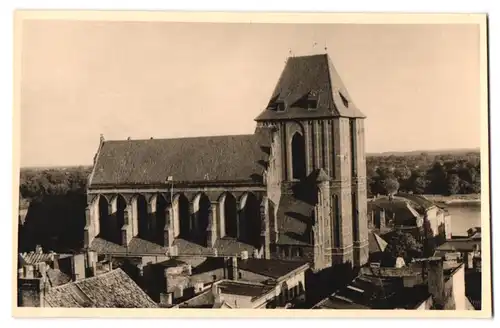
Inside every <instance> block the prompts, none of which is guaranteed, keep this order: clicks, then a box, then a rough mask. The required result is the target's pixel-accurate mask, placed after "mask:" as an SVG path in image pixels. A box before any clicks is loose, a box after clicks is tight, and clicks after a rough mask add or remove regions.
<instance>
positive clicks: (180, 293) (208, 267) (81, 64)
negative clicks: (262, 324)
mask: <svg viewBox="0 0 500 328" xmlns="http://www.w3.org/2000/svg"><path fill="white" fill-rule="evenodd" d="M14 32H15V37H14V39H15V49H14V50H15V52H14V57H15V58H14V61H15V70H14V71H15V73H14V74H15V77H14V89H15V102H14V103H15V108H14V117H15V120H14V121H15V124H14V127H15V129H14V131H17V132H16V133H15V135H14V138H15V140H16V143H15V144H16V145H17V146H16V149H15V157H16V158H17V168H16V170H17V171H16V172H15V175H18V177H19V179H18V184H17V185H14V190H15V193H17V194H18V195H17V194H14V198H18V203H17V204H14V206H15V211H14V212H15V214H16V217H15V218H13V220H14V224H13V226H14V227H13V229H14V234H15V246H14V247H15V250H14V254H13V256H14V261H13V263H14V268H13V272H16V273H15V277H14V278H15V279H14V282H13V285H14V287H13V294H15V299H16V301H17V306H15V309H14V314H15V315H16V314H17V315H18V316H48V315H52V316H53V315H55V316H78V317H80V316H105V315H106V313H107V312H109V313H114V315H115V316H118V317H119V316H122V315H123V316H125V315H127V316H128V315H131V316H132V315H133V313H135V315H133V316H159V317H162V316H163V317H169V316H226V315H229V316H238V313H242V312H238V311H246V310H252V311H254V312H255V316H274V315H278V314H279V315H281V316H290V315H292V316H293V315H295V314H293V313H298V314H299V315H307V316H315V315H318V316H326V317H329V316H331V317H334V316H337V315H340V314H341V313H343V314H342V315H344V316H348V317H355V316H356V314H355V313H365V312H364V311H367V312H366V313H367V314H366V316H372V315H373V316H391V317H394V316H405V315H406V316H410V317H416V318H418V317H428V316H441V315H446V316H449V317H491V314H492V308H491V304H492V299H491V298H492V294H491V284H492V277H491V238H490V236H491V235H490V221H491V215H490V204H489V202H490V199H489V197H490V196H489V145H488V100H487V99H488V88H487V57H486V52H487V42H486V15H478V14H476V15H459V14H456V15H433V16H431V15H425V14H420V15H416V14H415V15H404V14H390V15H389V14H387V15H382V14H356V15H354V14H351V15H347V14H268V15H266V14H263V13H262V14H256V13H254V14H243V13H239V14H231V13H226V14H208V13H183V14H181V13H172V12H171V13H167V12H164V13H162V12H156V13H144V12H143V13H140V12H127V13H123V12H122V13H120V12H107V13H104V12H102V13H99V12H83V11H82V12H78V11H68V12H65V11H59V12H46V11H39V12H36V11H17V12H16V13H15V31H14ZM15 163H16V160H15ZM82 308H91V309H93V310H94V311H95V312H78V311H83V310H82ZM54 309H57V310H56V311H57V312H53V310H54ZM117 309H120V311H123V312H112V311H114V310H117ZM132 309H137V310H138V311H141V309H142V312H130V313H129V312H126V311H128V310H132ZM151 309H154V310H151ZM189 310H192V311H191V312H189ZM214 310H215V311H214ZM294 310H301V311H294ZM346 310H358V311H362V312H358V311H356V312H354V313H353V312H345V311H346ZM380 310H386V311H380ZM387 310H419V312H415V311H389V312H388V311H387ZM432 310H434V311H432ZM97 311H98V312H97ZM221 311H223V312H221ZM66 312H67V313H66ZM65 313H66V314H65ZM126 313H128V314H126ZM244 313H246V315H248V314H249V312H244ZM250 313H253V312H250ZM346 313H348V314H346ZM429 313H430V314H429ZM357 315H359V314H357ZM362 315H364V314H362Z"/></svg>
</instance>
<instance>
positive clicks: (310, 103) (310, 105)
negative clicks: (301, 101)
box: [307, 99, 318, 110]
mask: <svg viewBox="0 0 500 328" xmlns="http://www.w3.org/2000/svg"><path fill="white" fill-rule="evenodd" d="M316 108H318V100H316V99H308V100H307V109H308V110H315V109H316Z"/></svg>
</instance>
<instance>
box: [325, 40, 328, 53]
mask: <svg viewBox="0 0 500 328" xmlns="http://www.w3.org/2000/svg"><path fill="white" fill-rule="evenodd" d="M325 51H326V52H327V51H328V45H327V44H326V41H325Z"/></svg>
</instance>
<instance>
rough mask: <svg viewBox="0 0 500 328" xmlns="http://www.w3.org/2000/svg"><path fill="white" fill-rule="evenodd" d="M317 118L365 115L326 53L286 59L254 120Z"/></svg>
mask: <svg viewBox="0 0 500 328" xmlns="http://www.w3.org/2000/svg"><path fill="white" fill-rule="evenodd" d="M308 100H311V101H312V103H313V104H314V105H312V106H311V105H310V104H311V102H308ZM278 105H281V106H282V107H278ZM320 117H350V118H365V116H364V114H363V113H362V112H361V111H360V110H359V109H358V108H357V107H356V106H355V105H354V103H353V101H352V99H351V97H350V95H349V93H348V92H347V89H346V88H345V86H344V84H343V82H342V80H341V79H340V76H339V74H338V73H337V71H336V69H335V67H334V66H333V64H332V61H331V59H330V57H329V56H328V55H327V54H321V55H312V56H300V57H290V58H288V60H287V62H286V65H285V68H284V69H283V72H282V73H281V76H280V78H279V80H278V83H277V85H276V87H275V89H274V92H273V94H272V96H271V99H270V101H269V104H268V106H267V108H266V109H265V110H264V111H263V112H262V113H261V114H260V115H259V116H258V117H257V118H256V119H255V120H256V121H267V120H283V119H297V118H320Z"/></svg>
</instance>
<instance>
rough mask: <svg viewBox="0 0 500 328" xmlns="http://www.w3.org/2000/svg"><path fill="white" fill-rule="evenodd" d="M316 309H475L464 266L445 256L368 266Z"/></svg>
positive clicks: (317, 305) (315, 307) (316, 306)
mask: <svg viewBox="0 0 500 328" xmlns="http://www.w3.org/2000/svg"><path fill="white" fill-rule="evenodd" d="M313 308H314V309H392V310H395V309H405V310H430V309H445V310H473V309H474V308H473V306H472V305H471V304H470V302H469V300H468V299H467V297H466V295H465V281H464V266H463V264H461V263H457V262H453V261H444V260H443V259H442V258H428V259H420V260H417V261H415V262H413V263H410V264H408V265H405V266H402V267H395V268H386V267H378V266H367V267H366V266H365V267H363V268H362V269H361V271H360V274H359V276H357V277H356V278H355V279H354V280H353V281H352V282H351V283H350V284H349V285H348V286H346V287H345V288H342V289H340V290H339V291H337V292H336V293H334V294H333V295H331V296H330V297H328V298H325V299H324V300H322V301H321V302H319V303H318V304H316V305H315V306H314V307H313Z"/></svg>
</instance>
